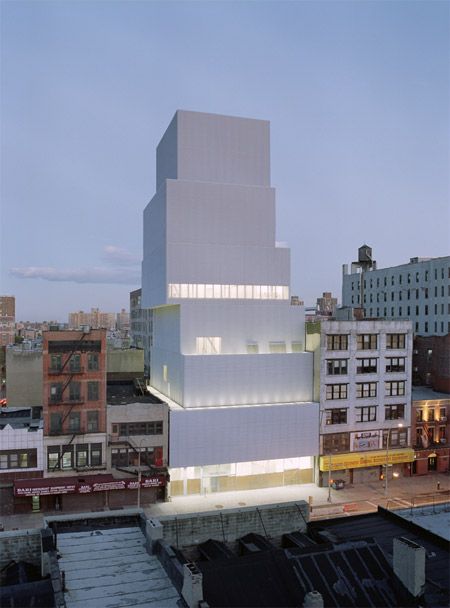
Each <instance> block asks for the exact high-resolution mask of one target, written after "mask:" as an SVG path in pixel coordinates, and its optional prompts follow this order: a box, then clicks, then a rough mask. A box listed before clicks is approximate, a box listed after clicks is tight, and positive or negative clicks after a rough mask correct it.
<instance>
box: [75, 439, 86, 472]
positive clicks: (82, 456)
mask: <svg viewBox="0 0 450 608" xmlns="http://www.w3.org/2000/svg"><path fill="white" fill-rule="evenodd" d="M88 447H89V446H88V445H87V444H86V443H80V444H79V445H77V446H76V451H77V465H76V466H77V468H82V467H87V466H88Z"/></svg>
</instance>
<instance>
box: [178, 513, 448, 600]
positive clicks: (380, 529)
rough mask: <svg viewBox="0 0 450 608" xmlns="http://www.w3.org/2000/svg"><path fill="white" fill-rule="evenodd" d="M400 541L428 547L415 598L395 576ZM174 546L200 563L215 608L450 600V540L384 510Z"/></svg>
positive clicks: (206, 595) (184, 556)
mask: <svg viewBox="0 0 450 608" xmlns="http://www.w3.org/2000/svg"><path fill="white" fill-rule="evenodd" d="M448 508H449V509H450V504H449V505H448ZM394 538H401V539H403V540H404V541H406V542H408V541H412V543H415V544H416V545H419V547H423V548H424V550H425V555H426V557H425V585H424V590H423V595H420V596H418V597H413V595H412V594H411V593H410V592H409V591H408V590H407V589H406V587H405V586H404V585H403V584H402V583H401V582H400V580H399V578H398V577H397V576H396V574H395V573H394V570H393V543H394ZM172 549H173V550H174V551H175V552H176V554H177V556H178V558H179V559H180V561H181V562H182V563H183V562H195V564H196V566H197V568H198V569H199V570H200V572H201V573H202V575H203V597H204V600H205V601H206V602H207V604H208V605H209V606H210V607H211V608H216V607H217V608H219V607H220V608H221V607H227V608H242V607H244V606H245V607H253V608H257V607H265V608H269V607H280V608H281V607H282V606H283V607H284V606H292V607H297V608H298V607H300V606H305V605H307V604H305V602H308V598H307V597H306V596H307V594H309V593H312V594H320V595H321V596H322V600H323V606H324V607H325V608H328V607H331V606H335V607H342V608H347V607H353V608H362V607H365V606H373V607H380V608H381V607H383V608H385V607H392V608H394V607H398V606H402V607H405V608H406V607H409V606H433V608H438V607H444V606H446V607H447V606H449V605H450V569H449V563H450V562H449V558H450V551H449V549H450V543H449V542H448V541H446V540H445V539H444V538H442V537H441V536H439V535H437V534H434V533H432V532H430V531H428V530H425V529H424V528H422V527H420V526H418V525H416V524H414V523H411V522H408V521H407V520H405V519H404V518H402V517H400V516H398V515H396V513H395V512H392V511H387V510H386V509H382V508H379V511H378V513H373V514H370V515H360V516H352V517H346V518H339V519H330V520H320V521H314V522H309V523H308V526H307V532H306V533H303V532H299V531H293V532H292V533H290V534H284V535H283V536H282V537H281V538H280V537H277V538H267V537H264V536H261V535H259V534H254V533H250V534H247V535H246V536H243V537H241V538H240V539H238V540H237V541H236V542H233V543H228V542H227V543H225V542H222V541H219V540H214V539H210V540H208V541H206V542H204V543H201V544H199V545H195V546H191V547H185V548H183V549H182V550H177V549H174V548H172ZM308 605H309V604H308ZM311 605H312V604H311Z"/></svg>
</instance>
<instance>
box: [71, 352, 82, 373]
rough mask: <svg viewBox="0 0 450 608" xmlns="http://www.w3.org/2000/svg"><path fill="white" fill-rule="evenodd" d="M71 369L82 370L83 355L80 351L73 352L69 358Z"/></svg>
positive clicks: (73, 370)
mask: <svg viewBox="0 0 450 608" xmlns="http://www.w3.org/2000/svg"><path fill="white" fill-rule="evenodd" d="M69 369H70V371H71V372H80V371H81V355H80V354H78V353H75V354H73V355H72V356H71V357H70V359H69Z"/></svg>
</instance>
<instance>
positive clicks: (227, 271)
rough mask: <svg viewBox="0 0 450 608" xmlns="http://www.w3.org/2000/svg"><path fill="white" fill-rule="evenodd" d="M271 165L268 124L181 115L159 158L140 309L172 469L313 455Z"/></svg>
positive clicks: (295, 309)
mask: <svg viewBox="0 0 450 608" xmlns="http://www.w3.org/2000/svg"><path fill="white" fill-rule="evenodd" d="M269 152H270V150H269V123H268V122H266V121H263V120H254V119H245V118H236V117H230V116H220V115H213V114H204V113H198V112H187V111H178V112H176V114H175V116H174V118H173V120H172V121H171V123H170V125H169V127H168V129H167V131H166V132H165V134H164V136H163V138H162V140H161V142H160V143H159V145H158V147H157V154H156V158H157V167H156V194H155V196H154V197H153V199H152V200H151V201H150V203H149V204H148V205H147V207H146V209H145V211H144V259H143V265H142V301H141V306H142V308H144V309H145V308H149V309H151V311H152V320H153V325H152V345H151V347H150V351H151V352H150V357H149V358H148V359H149V361H150V382H151V385H152V387H153V388H154V389H156V390H157V391H159V392H160V393H161V394H162V395H164V396H165V397H166V398H167V399H168V401H169V404H170V406H171V418H170V420H171V444H170V464H171V467H182V468H183V467H192V466H202V465H205V466H209V465H218V464H221V463H237V462H243V461H246V462H248V461H254V460H258V461H261V460H264V461H269V460H270V459H280V458H291V457H296V456H310V455H311V454H313V453H314V451H317V445H316V443H314V440H312V439H310V437H311V436H312V430H313V428H314V430H316V428H317V426H316V427H314V425H315V424H317V412H316V411H315V409H314V407H312V406H313V404H311V403H309V404H308V403H306V402H310V401H311V399H312V363H313V361H312V355H311V353H307V352H305V350H304V331H305V330H304V309H303V306H291V303H290V251H289V249H288V248H286V247H280V246H278V245H277V243H276V242H275V191H274V189H273V188H272V187H271V186H270V159H269ZM236 406H238V407H236ZM255 406H259V407H255ZM267 406H270V407H267ZM314 421H316V422H314ZM310 425H311V428H310ZM239 428H240V429H241V431H239V432H237V429H239ZM309 428H310V430H311V432H309V431H308V430H307V429H309ZM291 435H292V436H291ZM316 435H317V432H316ZM180 437H182V440H180ZM300 437H301V438H300ZM200 443H201V445H202V447H200ZM313 444H314V445H313ZM308 466H309V465H308ZM204 473H205V474H206V472H204ZM208 474H209V473H208ZM171 478H172V479H173V480H175V479H178V477H177V474H176V473H175V472H173V471H172V470H171ZM179 479H180V480H181V477H180V478H179ZM184 481H186V479H184ZM198 487H200V486H198ZM230 487H231V486H230V485H228V488H230ZM240 487H241V486H240Z"/></svg>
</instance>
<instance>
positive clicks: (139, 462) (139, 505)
mask: <svg viewBox="0 0 450 608" xmlns="http://www.w3.org/2000/svg"><path fill="white" fill-rule="evenodd" d="M145 439H146V438H145V437H143V438H142V439H141V440H140V442H139V444H138V489H137V506H138V509H140V507H141V479H142V474H141V449H142V442H143V441H145Z"/></svg>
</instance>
